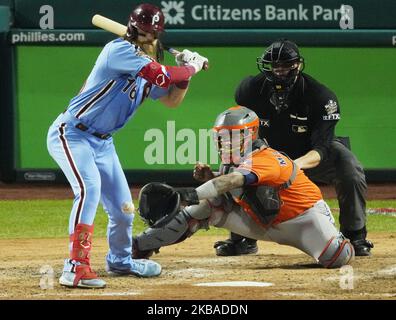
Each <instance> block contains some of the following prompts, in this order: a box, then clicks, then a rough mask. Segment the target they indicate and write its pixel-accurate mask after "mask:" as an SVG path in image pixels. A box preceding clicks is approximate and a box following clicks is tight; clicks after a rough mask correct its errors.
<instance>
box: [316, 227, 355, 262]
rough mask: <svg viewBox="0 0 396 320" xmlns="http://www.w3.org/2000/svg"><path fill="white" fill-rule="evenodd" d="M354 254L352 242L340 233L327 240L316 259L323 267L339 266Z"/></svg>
mask: <svg viewBox="0 0 396 320" xmlns="http://www.w3.org/2000/svg"><path fill="white" fill-rule="evenodd" d="M354 256H355V250H354V249H353V246H352V244H351V243H350V242H349V240H348V239H346V238H345V237H344V236H343V235H342V233H340V234H339V235H338V236H337V237H332V238H331V239H330V240H329V242H328V243H327V245H326V247H325V248H324V249H323V251H322V253H321V254H320V256H319V258H318V260H319V263H320V264H321V265H323V266H324V267H325V268H339V267H342V266H344V265H347V264H348V263H349V262H350V261H351V260H352V259H353V258H354Z"/></svg>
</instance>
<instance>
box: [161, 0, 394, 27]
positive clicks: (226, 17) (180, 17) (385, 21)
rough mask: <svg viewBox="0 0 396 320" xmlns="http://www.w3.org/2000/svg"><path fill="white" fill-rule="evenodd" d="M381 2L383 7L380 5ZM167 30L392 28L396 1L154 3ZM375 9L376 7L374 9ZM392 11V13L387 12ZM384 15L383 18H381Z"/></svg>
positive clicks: (232, 0) (167, 1) (233, 0)
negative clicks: (346, 24)
mask: <svg viewBox="0 0 396 320" xmlns="http://www.w3.org/2000/svg"><path fill="white" fill-rule="evenodd" d="M380 3H384V5H380ZM157 4H158V5H159V6H160V7H161V8H162V10H163V12H164V14H165V19H166V20H165V21H166V24H167V26H168V27H171V28H172V27H175V28H176V27H179V28H180V27H189V28H215V27H222V28H241V29H245V28H328V29H332V28H339V22H340V20H341V19H350V20H353V21H354V24H355V27H356V28H395V26H396V19H391V16H390V15H389V12H392V11H393V12H396V11H395V10H396V1H394V2H393V1H381V0H380V1H364V0H360V1H355V0H352V1H351V0H350V1H347V0H346V1H337V0H335V1H324V0H323V1H309V0H308V1H292V0H288V1H286V0H284V1H282V0H278V1H265V0H264V1H236V0H231V1H208V2H202V1H176V0H164V1H159V2H158V3H157ZM376 7H378V8H376ZM388 10H392V11H388ZM381 16H383V18H380V17H381Z"/></svg>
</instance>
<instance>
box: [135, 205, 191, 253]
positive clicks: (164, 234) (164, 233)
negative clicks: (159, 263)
mask: <svg viewBox="0 0 396 320" xmlns="http://www.w3.org/2000/svg"><path fill="white" fill-rule="evenodd" d="M189 220H191V218H190V217H189V216H188V215H187V213H186V212H185V211H184V210H182V211H180V212H179V213H178V214H177V215H176V216H175V217H174V218H173V219H172V220H171V221H169V222H168V223H167V224H166V225H165V226H163V227H161V228H148V229H147V230H145V231H143V232H142V233H141V234H139V235H137V236H136V237H135V238H134V239H133V257H134V258H135V259H136V258H143V257H149V256H150V255H151V254H152V251H158V249H159V248H161V247H163V246H168V245H171V244H174V243H176V242H180V241H182V240H180V239H181V238H183V237H184V238H183V240H184V239H185V238H186V234H187V233H188V230H189V224H188V222H189Z"/></svg>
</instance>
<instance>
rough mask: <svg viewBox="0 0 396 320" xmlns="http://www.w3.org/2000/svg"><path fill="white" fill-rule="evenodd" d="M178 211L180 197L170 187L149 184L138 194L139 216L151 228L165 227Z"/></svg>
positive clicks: (163, 184)
mask: <svg viewBox="0 0 396 320" xmlns="http://www.w3.org/2000/svg"><path fill="white" fill-rule="evenodd" d="M179 209H180V195H179V193H178V192H176V191H175V190H174V189H173V188H172V187H171V186H169V185H167V184H165V183H160V182H151V183H148V184H146V185H145V186H144V187H143V188H142V189H141V190H140V193H139V214H140V216H141V217H142V219H143V220H144V221H145V222H146V223H147V224H148V225H149V226H150V227H152V228H161V227H163V226H164V225H166V224H167V223H168V222H169V221H170V220H172V219H173V217H175V216H176V214H177V213H178V212H179Z"/></svg>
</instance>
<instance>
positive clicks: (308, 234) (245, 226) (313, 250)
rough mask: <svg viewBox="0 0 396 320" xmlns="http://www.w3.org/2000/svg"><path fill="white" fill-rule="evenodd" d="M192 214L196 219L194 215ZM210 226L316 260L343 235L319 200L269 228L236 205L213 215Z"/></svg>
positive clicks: (325, 206)
mask: <svg viewBox="0 0 396 320" xmlns="http://www.w3.org/2000/svg"><path fill="white" fill-rule="evenodd" d="M191 213H192V215H193V216H195V214H194V212H191ZM209 223H210V224H211V225H214V226H216V227H219V228H225V229H228V230H230V231H232V232H235V233H237V234H240V235H242V236H244V237H248V238H252V239H257V240H264V241H272V242H276V243H279V244H283V245H289V246H292V247H295V248H297V249H300V250H301V251H303V252H305V253H306V254H308V255H310V256H311V257H313V258H314V259H315V260H316V261H318V258H319V256H320V254H321V253H322V252H323V251H324V249H325V247H326V245H327V244H328V243H329V241H330V240H331V239H332V238H333V237H335V238H337V237H339V235H340V233H339V231H338V230H337V229H336V227H335V226H334V218H333V216H332V214H331V211H330V208H329V207H328V205H327V204H326V202H325V201H323V200H320V201H318V202H317V203H316V204H315V205H314V206H313V207H312V208H310V209H308V210H306V211H305V212H304V213H303V214H301V215H300V216H298V217H296V218H293V219H291V220H288V221H285V222H282V223H280V224H277V225H275V226H272V227H270V228H268V229H266V228H264V227H261V226H260V225H258V224H257V223H256V222H254V220H253V219H252V218H251V217H250V216H249V215H248V214H247V213H246V212H244V211H243V209H242V208H241V207H239V206H234V207H233V209H232V211H230V212H228V213H219V212H213V214H212V216H211V217H210V219H209Z"/></svg>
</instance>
